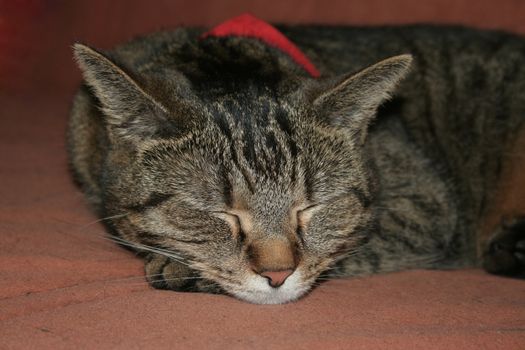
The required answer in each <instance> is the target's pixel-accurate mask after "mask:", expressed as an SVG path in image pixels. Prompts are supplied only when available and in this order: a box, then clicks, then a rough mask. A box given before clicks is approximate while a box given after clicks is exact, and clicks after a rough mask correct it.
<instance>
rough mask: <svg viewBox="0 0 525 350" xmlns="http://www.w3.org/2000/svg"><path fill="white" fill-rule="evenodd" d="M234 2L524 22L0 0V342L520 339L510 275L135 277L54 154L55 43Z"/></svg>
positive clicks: (445, 10) (296, 344) (235, 344)
mask: <svg viewBox="0 0 525 350" xmlns="http://www.w3.org/2000/svg"><path fill="white" fill-rule="evenodd" d="M153 3H154V4H153ZM244 11H250V12H252V13H254V14H256V15H258V16H259V17H261V18H263V19H266V20H269V21H278V22H288V23H308V22H317V23H347V24H378V23H408V22H439V23H451V22H454V23H463V24H469V25H475V26H479V27H484V28H504V29H507V30H512V31H516V32H521V33H525V21H524V16H525V2H523V1H520V0H514V1H513V0H499V1H488V0H472V1H469V0H442V1H440V0H428V1H421V0H420V1H418V0H398V1H393V0H392V1H387V0H385V1H381V0H355V1H343V0H331V1H320V0H302V1H301V0H293V1H281V2H277V1H275V2H272V1H268V0H265V1H262V0H256V1H250V2H246V1H241V0H238V1H157V2H150V1H143V2H141V1H131V0H128V1H126V0H119V1H103V0H91V1H75V2H73V1H59V0H54V1H45V0H41V1H38V0H34V1H31V0H21V1H8V0H6V1H3V0H0V123H1V127H0V153H1V155H2V158H1V168H0V186H1V187H0V188H1V192H0V194H1V195H0V349H26V348H27V349H29V348H39V349H41V348H50V349H71V348H80V349H85V348H92V349H109V348H184V349H186V348H197V349H198V348H212V349H214V348H228V349H230V348H233V349H245V348H246V349H250V348H264V349H266V348H269V349H274V348H276V349H315V348H321V349H326V348H328V349H332V348H342V349H505V350H508V349H525V282H524V281H523V280H513V279H506V278H500V277H494V276H490V275H487V274H485V273H484V272H482V271H480V270H463V271H448V272H442V271H409V272H402V273H393V274H389V275H383V276H374V277H370V278H359V279H353V280H338V281H330V282H328V283H325V284H323V285H321V286H320V287H318V288H316V289H315V290H314V291H313V292H312V293H311V294H309V295H308V296H307V297H305V298H303V299H302V300H300V301H299V302H296V303H293V304H288V305H281V306H256V305H250V304H247V303H244V302H240V301H237V300H235V299H233V298H230V297H227V296H214V295H206V294H184V293H175V292H169V291H159V290H154V289H151V288H150V287H149V286H148V285H147V284H146V283H145V282H144V278H143V269H142V262H141V261H140V260H139V259H138V258H136V257H135V256H134V255H133V254H132V253H130V252H128V251H125V250H123V249H122V248H119V247H117V246H116V245H115V244H113V243H112V242H109V241H108V240H107V239H105V238H104V235H105V232H104V229H103V227H102V226H101V225H100V223H98V222H97V221H96V217H95V216H94V215H93V214H92V213H91V212H90V211H89V209H88V208H87V207H86V205H85V202H84V200H83V198H82V194H81V193H80V192H79V190H78V189H77V188H76V187H75V186H74V185H73V184H72V182H71V180H70V177H69V175H68V171H67V167H66V154H65V146H64V131H65V124H66V120H67V113H68V109H69V106H70V101H71V98H72V95H73V93H74V89H75V87H76V86H77V85H78V83H79V81H80V74H79V72H78V70H77V69H76V68H75V66H74V64H73V62H72V59H71V52H70V48H69V46H70V44H71V43H72V42H73V41H74V40H80V41H84V42H88V43H90V44H92V45H94V46H98V47H102V48H105V47H110V46H111V45H113V44H115V43H117V42H119V41H122V40H124V39H126V38H129V37H130V36H132V35H136V34H139V33H144V32H148V31H151V30H154V29H158V28H161V27H174V26H177V25H181V24H190V25H206V26H208V25H212V24H215V23H218V22H220V21H222V20H224V19H226V18H229V17H232V16H234V15H237V14H239V13H241V12H244Z"/></svg>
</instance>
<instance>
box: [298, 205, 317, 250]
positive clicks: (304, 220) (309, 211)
mask: <svg viewBox="0 0 525 350" xmlns="http://www.w3.org/2000/svg"><path fill="white" fill-rule="evenodd" d="M319 208H320V205H319V204H312V205H309V206H307V207H305V208H303V209H300V210H297V212H296V220H297V227H296V233H297V236H298V237H299V238H300V239H301V241H303V240H304V232H305V230H306V226H307V225H308V223H309V222H310V219H311V217H312V215H313V214H314V212H315V211H316V210H317V209H319ZM303 243H304V242H303Z"/></svg>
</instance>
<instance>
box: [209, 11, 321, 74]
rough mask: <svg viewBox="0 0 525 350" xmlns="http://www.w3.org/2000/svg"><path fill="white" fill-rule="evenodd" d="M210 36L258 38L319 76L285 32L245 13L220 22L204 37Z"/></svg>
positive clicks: (310, 72) (309, 72)
mask: <svg viewBox="0 0 525 350" xmlns="http://www.w3.org/2000/svg"><path fill="white" fill-rule="evenodd" d="M210 36H215V37H227V36H244V37H248V38H257V39H259V40H261V41H263V42H264V43H266V44H268V45H270V46H273V47H276V48H278V49H279V50H281V51H283V52H284V53H286V54H288V55H289V56H290V57H291V58H292V59H293V60H294V61H295V62H296V63H297V64H298V65H300V66H301V67H303V68H304V70H306V71H307V72H308V74H310V75H311V76H312V77H314V78H317V77H319V75H320V74H319V71H318V70H317V68H315V66H314V65H313V64H312V62H310V60H309V59H308V57H306V56H305V55H304V54H303V53H302V52H301V50H300V49H299V48H298V47H297V46H295V45H294V43H292V42H291V41H290V40H288V38H286V37H285V36H284V35H283V33H281V32H280V31H278V30H277V29H276V28H275V27H273V26H271V25H270V24H268V23H266V22H264V21H261V20H260V19H258V18H256V17H254V16H252V15H250V14H248V13H245V14H243V15H240V16H238V17H235V18H232V19H230V20H228V21H226V22H224V23H221V24H219V25H218V26H216V27H215V28H213V29H212V30H210V31H209V32H207V33H205V34H204V35H203V36H202V37H203V38H207V37H210Z"/></svg>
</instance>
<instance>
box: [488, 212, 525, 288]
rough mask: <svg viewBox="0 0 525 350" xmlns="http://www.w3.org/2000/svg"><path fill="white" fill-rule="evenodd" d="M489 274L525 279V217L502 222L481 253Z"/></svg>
mask: <svg viewBox="0 0 525 350" xmlns="http://www.w3.org/2000/svg"><path fill="white" fill-rule="evenodd" d="M483 268H484V269H485V270H487V271H488V272H490V273H494V274H498V275H506V276H513V277H521V278H525V217H518V218H515V219H513V220H511V221H508V222H504V223H503V224H502V225H501V226H500V228H499V229H498V230H497V231H496V233H495V234H494V236H493V237H492V238H491V239H490V241H489V242H488V244H487V247H486V249H485V251H484V253H483Z"/></svg>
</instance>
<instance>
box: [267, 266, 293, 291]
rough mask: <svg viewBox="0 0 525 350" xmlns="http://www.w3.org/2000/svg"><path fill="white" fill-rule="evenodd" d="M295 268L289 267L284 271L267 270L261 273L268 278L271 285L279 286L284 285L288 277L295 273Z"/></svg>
mask: <svg viewBox="0 0 525 350" xmlns="http://www.w3.org/2000/svg"><path fill="white" fill-rule="evenodd" d="M293 271H294V270H291V269H288V270H283V271H265V272H262V273H261V276H263V277H266V278H267V279H268V283H269V284H270V286H272V287H274V288H278V287H280V286H282V285H283V283H284V282H285V281H286V279H287V278H288V277H290V275H291V274H292V273H293Z"/></svg>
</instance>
